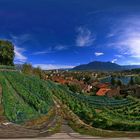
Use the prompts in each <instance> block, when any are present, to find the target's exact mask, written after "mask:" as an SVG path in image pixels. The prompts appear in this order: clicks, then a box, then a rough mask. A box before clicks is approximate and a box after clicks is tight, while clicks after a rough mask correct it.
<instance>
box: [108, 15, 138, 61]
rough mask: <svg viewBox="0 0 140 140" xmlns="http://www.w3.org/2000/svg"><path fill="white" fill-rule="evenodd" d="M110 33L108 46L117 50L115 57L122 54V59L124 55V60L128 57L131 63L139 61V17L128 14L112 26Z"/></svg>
mask: <svg viewBox="0 0 140 140" xmlns="http://www.w3.org/2000/svg"><path fill="white" fill-rule="evenodd" d="M118 25H119V26H118ZM112 33H113V34H114V36H113V41H112V42H109V43H108V46H110V47H112V48H114V49H117V50H118V52H119V53H120V55H118V56H117V55H116V57H119V58H121V57H122V56H123V57H122V58H123V59H124V57H125V56H126V57H125V58H126V59H124V61H126V62H127V61H128V59H129V60H131V61H133V63H135V62H137V61H140V17H137V16H130V17H128V18H124V19H121V20H120V21H119V22H118V23H116V26H113V28H112ZM110 34H111V33H110Z"/></svg>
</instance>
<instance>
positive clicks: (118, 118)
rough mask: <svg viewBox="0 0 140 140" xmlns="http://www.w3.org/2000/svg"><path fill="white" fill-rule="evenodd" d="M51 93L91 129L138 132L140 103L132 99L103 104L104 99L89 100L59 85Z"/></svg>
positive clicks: (113, 100)
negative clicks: (91, 127) (90, 126)
mask: <svg viewBox="0 0 140 140" xmlns="http://www.w3.org/2000/svg"><path fill="white" fill-rule="evenodd" d="M50 86H53V85H50ZM53 91H54V92H53V93H54V95H55V96H57V97H58V98H59V99H60V100H61V101H62V102H63V103H64V104H67V105H68V106H69V107H70V109H71V110H72V111H73V112H74V113H75V114H77V115H78V116H79V117H80V118H81V119H82V120H84V121H85V122H86V123H88V124H90V125H92V126H93V127H99V128H102V129H111V130H127V131H139V130H140V117H139V116H140V108H139V103H140V102H139V101H135V99H133V98H127V99H123V100H115V99H108V100H109V101H108V102H106V103H105V101H104V98H101V99H99V98H97V97H95V98H94V97H92V98H91V99H90V100H89V97H85V96H83V95H77V94H75V93H72V92H70V91H69V90H68V89H67V88H66V87H65V88H64V87H63V86H61V85H57V86H55V87H54V86H53ZM87 99H88V100H87ZM105 100H107V98H105ZM99 102H100V103H99Z"/></svg>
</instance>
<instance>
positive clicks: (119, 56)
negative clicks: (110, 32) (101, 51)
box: [115, 54, 123, 58]
mask: <svg viewBox="0 0 140 140" xmlns="http://www.w3.org/2000/svg"><path fill="white" fill-rule="evenodd" d="M115 56H116V57H118V58H122V57H123V55H120V54H116V55H115Z"/></svg>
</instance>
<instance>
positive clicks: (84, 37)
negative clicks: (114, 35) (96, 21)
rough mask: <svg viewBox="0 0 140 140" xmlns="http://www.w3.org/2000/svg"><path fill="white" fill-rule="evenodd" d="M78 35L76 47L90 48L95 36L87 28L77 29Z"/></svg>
mask: <svg viewBox="0 0 140 140" xmlns="http://www.w3.org/2000/svg"><path fill="white" fill-rule="evenodd" d="M77 32H78V35H77V38H76V46H79V47H87V46H91V45H92V44H93V42H94V41H95V35H93V34H92V32H91V31H90V30H89V29H87V28H82V27H79V28H78V29H77Z"/></svg>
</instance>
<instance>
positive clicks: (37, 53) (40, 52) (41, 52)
mask: <svg viewBox="0 0 140 140" xmlns="http://www.w3.org/2000/svg"><path fill="white" fill-rule="evenodd" d="M47 53H49V52H48V51H38V52H34V53H33V54H32V55H41V54H47Z"/></svg>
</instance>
